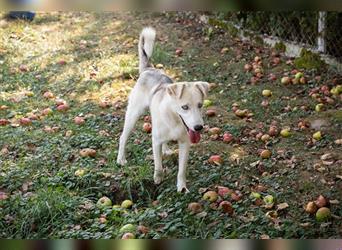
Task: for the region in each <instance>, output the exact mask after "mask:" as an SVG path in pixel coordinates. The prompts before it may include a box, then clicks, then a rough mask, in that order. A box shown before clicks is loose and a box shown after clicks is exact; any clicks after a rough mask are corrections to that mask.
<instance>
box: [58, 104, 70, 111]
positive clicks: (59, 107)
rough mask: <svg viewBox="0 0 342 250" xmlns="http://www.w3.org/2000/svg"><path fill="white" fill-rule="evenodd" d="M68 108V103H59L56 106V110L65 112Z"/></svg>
mask: <svg viewBox="0 0 342 250" xmlns="http://www.w3.org/2000/svg"><path fill="white" fill-rule="evenodd" d="M68 109H69V105H68V104H61V105H59V106H57V110H58V111H60V112H65V111H67V110H68Z"/></svg>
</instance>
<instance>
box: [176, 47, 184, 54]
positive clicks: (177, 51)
mask: <svg viewBox="0 0 342 250" xmlns="http://www.w3.org/2000/svg"><path fill="white" fill-rule="evenodd" d="M175 53H176V55H177V56H181V55H182V53H183V50H182V49H181V48H178V49H176V51H175Z"/></svg>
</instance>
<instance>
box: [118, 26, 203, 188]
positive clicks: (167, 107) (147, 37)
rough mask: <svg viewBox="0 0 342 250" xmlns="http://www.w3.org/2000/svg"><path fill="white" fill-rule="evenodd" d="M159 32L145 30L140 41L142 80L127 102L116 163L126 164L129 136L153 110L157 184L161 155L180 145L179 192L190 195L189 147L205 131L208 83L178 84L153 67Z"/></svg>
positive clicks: (161, 175)
mask: <svg viewBox="0 0 342 250" xmlns="http://www.w3.org/2000/svg"><path fill="white" fill-rule="evenodd" d="M155 36H156V32H155V30H154V29H153V28H150V27H147V28H144V29H143V30H142V32H141V34H140V39H139V46H138V49H139V73H140V76H139V79H138V81H137V83H136V84H135V86H134V88H133V90H132V92H131V94H130V96H129V100H128V107H127V111H126V117H125V125H124V129H123V132H122V135H121V137H120V145H119V152H118V158H117V163H118V164H120V165H124V164H126V163H127V161H126V157H125V148H126V143H127V139H128V136H129V134H130V133H131V131H132V129H133V127H134V125H135V124H136V122H137V120H138V119H139V117H140V116H141V115H142V114H143V113H144V112H145V111H146V109H147V108H148V107H149V108H150V113H151V118H152V124H153V126H152V146H153V158H154V166H155V167H154V182H155V183H156V184H159V183H160V182H161V181H162V179H163V167H162V154H168V153H170V151H171V150H170V149H169V148H168V146H167V142H168V141H177V142H178V144H179V170H178V175H177V191H178V192H183V191H185V192H188V189H187V187H186V166H187V161H188V155H189V148H190V143H198V142H199V141H200V139H201V134H200V131H201V130H202V129H203V118H202V103H203V99H204V98H205V96H206V95H207V93H208V88H209V85H208V83H207V82H177V83H173V81H172V80H171V79H170V77H168V76H167V75H166V74H165V72H164V71H163V70H160V69H155V68H152V67H151V66H150V63H149V58H150V57H151V56H152V52H153V45H154V40H155Z"/></svg>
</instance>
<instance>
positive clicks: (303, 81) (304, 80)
mask: <svg viewBox="0 0 342 250" xmlns="http://www.w3.org/2000/svg"><path fill="white" fill-rule="evenodd" d="M299 83H301V84H306V78H305V77H304V76H303V77H301V78H299Z"/></svg>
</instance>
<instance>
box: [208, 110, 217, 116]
mask: <svg viewBox="0 0 342 250" xmlns="http://www.w3.org/2000/svg"><path fill="white" fill-rule="evenodd" d="M206 114H207V116H208V117H213V116H215V115H216V110H214V109H208V110H207V112H206Z"/></svg>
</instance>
